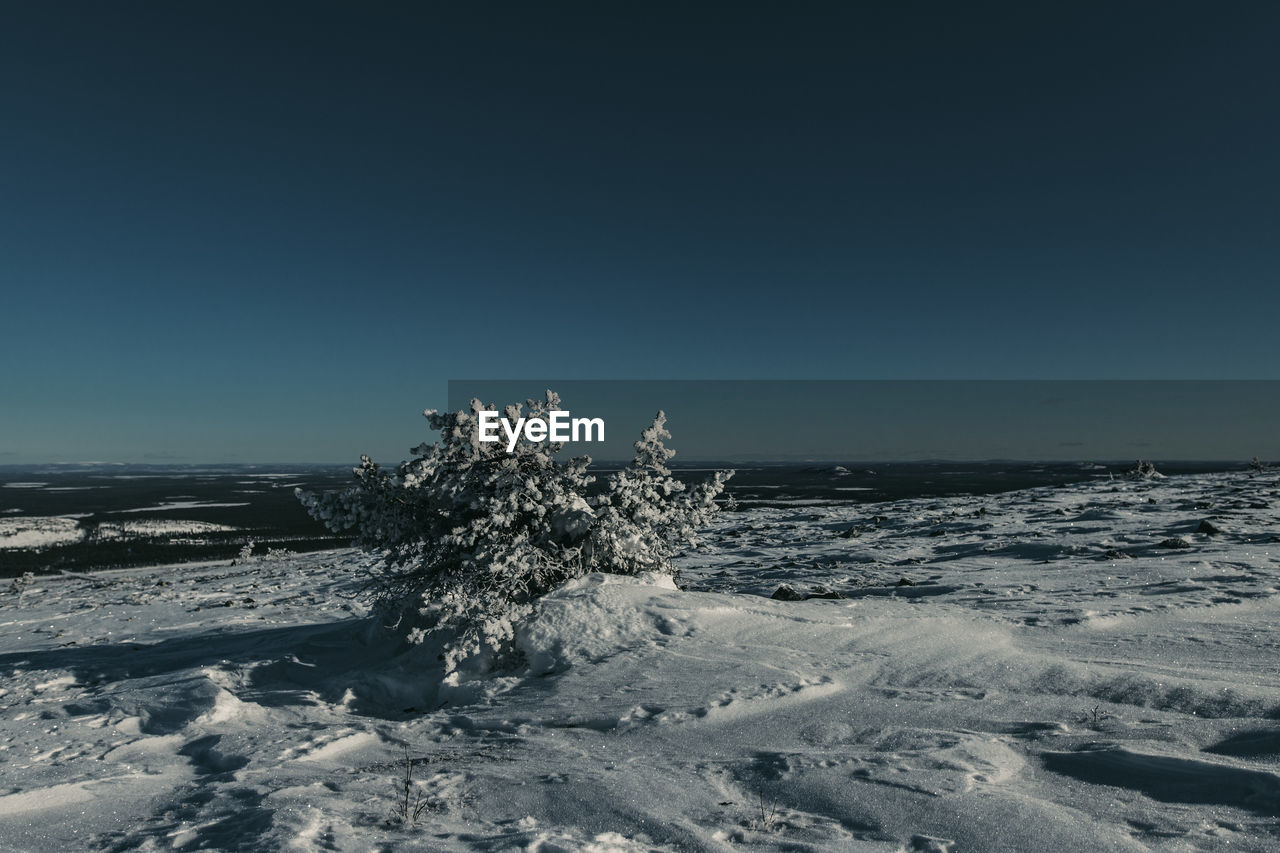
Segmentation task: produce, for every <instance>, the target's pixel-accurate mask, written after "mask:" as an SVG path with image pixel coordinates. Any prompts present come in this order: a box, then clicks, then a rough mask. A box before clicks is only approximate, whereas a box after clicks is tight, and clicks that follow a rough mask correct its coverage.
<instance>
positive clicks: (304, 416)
mask: <svg viewBox="0 0 1280 853" xmlns="http://www.w3.org/2000/svg"><path fill="white" fill-rule="evenodd" d="M1277 34H1280V4H1274V3H1265V2H1241V3H1233V4H1218V5H1209V4H1204V3H1183V2H1159V3H1157V2H1151V3H1146V2H1132V3H1123V4H1114V3H1088V2H1085V3H1071V4H1029V3H1013V2H1011V3H999V4H996V3H971V4H957V3H951V2H902V3H891V4H863V3H821V4H808V3H791V4H768V5H765V4H753V3H740V4H721V3H697V4H689V3H681V4H665V3H651V4H631V5H630V6H623V5H621V4H590V3H581V4H575V3H545V4H544V3H537V4H533V3H449V4H446V3H374V4H355V3H324V2H307V3H286V2H265V3H263V2H255V3H240V2H219V3H182V4H174V3H163V2H129V0H122V2H113V3H96V2H93V3H90V2H60V3H57V4H38V3H26V4H7V5H6V7H5V8H4V10H3V12H0V115H2V116H3V117H4V118H3V122H2V123H0V299H2V303H0V304H3V306H4V307H3V310H0V465H3V464H12V463H22V462H49V461H84V460H107V461H140V462H156V461H173V462H212V461H245V462H257V461H326V462H327V461H337V462H341V461H348V460H352V459H354V458H355V457H356V456H357V455H358V454H359V453H362V452H366V453H370V454H372V455H374V456H375V457H377V458H383V459H387V460H398V459H400V458H404V456H405V455H407V450H408V448H409V447H411V446H412V445H414V444H417V443H418V442H420V441H422V440H424V439H426V438H429V437H430V435H429V433H428V432H427V430H426V424H425V421H423V420H422V418H421V417H420V413H421V411H422V410H423V409H424V408H428V407H431V408H438V407H441V406H443V405H445V404H446V395H447V388H448V385H447V383H448V381H449V380H450V379H458V378H460V377H481V378H490V379H502V378H519V377H528V376H555V377H563V378H565V379H595V380H611V379H614V380H621V379H756V380H775V379H877V380H899V379H911V380H922V379H929V380H941V379H947V380H974V379H1035V380H1052V379H1153V380H1156V379H1161V380H1168V379H1280V344H1278V343H1277V341H1278V340H1280V335H1277V334H1276V332H1275V330H1276V323H1277V316H1278V312H1277V309H1278V308H1280V297H1277V295H1276V294H1277V292H1280V291H1278V290H1277V287H1276V285H1277V281H1278V280H1280V276H1278V273H1280V240H1277V239H1276V235H1277V234H1280V205H1277V204H1276V199H1277V198H1280V157H1277V155H1276V153H1275V152H1276V151H1280V100H1277V98H1276V95H1275V93H1276V92H1277V91H1280V61H1277V60H1276V59H1275V50H1274V45H1275V42H1276V37H1277Z"/></svg>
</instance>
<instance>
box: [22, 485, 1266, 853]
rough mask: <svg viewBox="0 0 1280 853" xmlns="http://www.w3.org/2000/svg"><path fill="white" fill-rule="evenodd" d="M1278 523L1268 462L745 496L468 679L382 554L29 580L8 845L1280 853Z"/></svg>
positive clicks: (571, 605) (585, 586)
mask: <svg viewBox="0 0 1280 853" xmlns="http://www.w3.org/2000/svg"><path fill="white" fill-rule="evenodd" d="M1278 534H1280V475H1277V474H1276V473H1274V472H1264V473H1262V474H1259V475H1256V476H1249V475H1247V474H1244V473H1231V474H1213V475H1196V476H1187V477H1171V478H1167V479H1153V480H1144V481H1119V480H1118V481H1115V482H1107V481H1095V482H1091V483H1087V484H1081V485H1076V486H1070V487H1065V488H1061V487H1060V488H1041V489H1030V490H1025V491H1019V492H1010V493H1005V494H999V495H989V496H984V497H981V498H974V497H953V498H944V499H932V498H931V499H920V500H903V501H894V502H890V503H880V504H861V505H849V504H846V505H840V506H807V505H806V506H795V507H771V508H760V509H753V510H750V511H746V512H735V513H725V514H724V515H722V516H721V517H720V520H719V521H718V522H717V523H716V525H715V526H714V527H713V529H711V530H710V531H709V532H708V534H707V535H706V536H705V538H704V542H703V544H702V546H701V547H700V548H698V549H695V550H692V551H690V552H689V553H688V554H687V555H686V556H685V557H683V558H682V560H681V565H682V568H683V573H682V577H681V584H682V586H683V587H684V588H683V589H678V588H676V587H675V586H674V585H673V584H671V583H670V582H669V581H667V580H666V579H662V578H657V577H649V578H639V579H624V578H616V577H603V576H589V577H587V578H584V579H581V580H579V581H575V582H573V583H570V584H569V585H567V586H566V587H564V588H562V589H560V590H559V591H557V592H555V593H554V594H552V595H551V596H550V597H548V598H547V599H546V600H545V601H544V603H543V605H542V607H541V611H540V613H539V614H538V615H537V616H536V617H535V618H534V619H532V620H531V621H530V622H529V623H528V624H527V625H526V626H525V627H524V629H523V631H522V633H521V635H520V645H521V648H522V649H523V651H524V652H525V656H526V658H527V663H526V664H525V665H524V666H522V667H521V668H520V669H519V670H515V671H509V672H501V673H496V674H494V673H489V674H481V673H471V674H469V675H468V676H467V677H464V678H461V679H451V680H447V681H442V679H441V676H440V673H439V670H438V664H436V662H435V653H436V651H437V650H436V649H435V648H433V647H430V646H421V647H416V648H412V649H406V648H402V647H399V646H397V645H396V644H395V643H393V642H391V641H389V640H387V639H386V638H385V635H383V634H382V633H380V632H379V630H378V627H377V625H376V624H375V622H374V621H373V620H371V619H370V618H369V616H368V613H367V611H366V609H365V607H364V605H363V604H362V602H361V600H360V599H359V598H358V597H356V593H357V590H358V588H359V584H360V579H361V575H362V570H361V564H362V559H364V558H363V557H362V556H361V555H360V554H358V553H356V552H353V551H337V552H324V553H312V554H306V555H297V556H292V557H285V558H275V559H259V560H256V561H252V562H249V563H244V564H241V565H234V566H229V565H228V563H227V562H226V561H223V562H221V563H216V564H210V563H206V564H200V565H185V566H180V567H165V568H148V569H131V570H116V571H110V572H103V573H97V574H93V575H81V576H68V575H61V576H50V577H37V578H35V579H34V580H33V581H31V582H28V583H23V582H21V581H16V582H13V583H12V584H10V583H9V582H8V581H5V582H4V586H3V587H0V627H2V628H3V632H2V634H0V679H2V680H0V849H2V850H6V851H8V850H12V851H23V850H35V851H46V850H47V851H68V850H202V849H203V850H209V849H212V850H254V851H259V850H342V851H348V850H350V851H355V850H361V851H364V850H528V851H541V853H551V851H579V850H583V851H647V850H712V851H729V850H778V849H786V850H841V851H845V850H853V851H860V850H866V851H885V853H898V851H954V853H962V851H974V853H992V851H1111V850H1114V851H1142V850H1160V851H1188V850H1233V851H1234V850H1242V851H1276V850H1280V666H1278V664H1280V535H1278ZM784 585H785V587H786V589H784V590H783V593H782V594H783V595H784V596H787V597H790V598H796V599H805V600H776V599H772V598H770V597H769V596H771V595H773V594H774V593H775V591H777V590H778V589H779V587H782V586H784ZM406 768H411V771H412V779H411V780H410V782H409V785H408V789H409V799H410V808H409V809H408V810H409V811H410V812H412V811H414V810H416V811H417V812H418V815H417V820H416V821H414V820H413V819H412V815H410V819H408V820H405V819H403V818H402V817H401V813H403V812H404V811H405V807H404V791H405V785H404V779H405V772H406ZM415 807H416V808H415Z"/></svg>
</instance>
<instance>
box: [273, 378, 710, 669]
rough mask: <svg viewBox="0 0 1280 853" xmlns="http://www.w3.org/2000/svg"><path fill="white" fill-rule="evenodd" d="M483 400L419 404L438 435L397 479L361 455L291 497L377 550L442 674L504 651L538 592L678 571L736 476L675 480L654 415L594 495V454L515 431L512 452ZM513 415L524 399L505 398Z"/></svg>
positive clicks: (532, 411)
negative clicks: (485, 432) (439, 646)
mask: <svg viewBox="0 0 1280 853" xmlns="http://www.w3.org/2000/svg"><path fill="white" fill-rule="evenodd" d="M525 406H526V408H527V412H526V415H525V416H526V417H528V418H530V419H542V420H547V418H548V416H549V414H550V413H551V412H553V411H557V410H559V409H560V398H559V396H557V395H556V394H555V393H553V392H551V391H548V392H547V394H546V398H545V399H544V400H537V401H535V400H527V401H526V402H525ZM482 411H494V408H493V407H492V406H485V405H483V404H482V403H481V402H480V401H479V400H472V401H471V406H470V409H469V410H464V411H459V412H447V413H440V412H436V411H434V410H428V411H427V412H425V413H424V414H425V415H426V418H427V421H428V423H429V424H430V425H431V428H432V429H433V430H435V431H437V432H439V433H440V439H439V441H437V442H435V443H425V444H422V445H419V446H418V447H415V448H414V449H413V453H414V454H415V457H414V458H413V459H411V460H409V461H408V462H402V463H401V464H400V466H399V467H398V468H397V469H396V470H395V472H394V473H389V472H387V471H384V470H383V469H382V468H380V467H379V466H378V464H377V463H375V462H373V461H372V460H371V459H369V457H367V456H362V457H361V461H360V465H359V466H358V467H357V468H355V469H354V472H355V476H356V484H355V485H354V486H352V487H350V488H348V489H345V490H343V491H338V492H327V493H323V494H315V493H310V492H304V491H301V490H299V491H298V497H299V500H301V501H302V504H303V505H304V506H305V507H306V508H307V510H308V511H309V512H310V513H311V515H312V516H313V517H314V518H317V519H319V520H321V521H323V522H325V524H327V525H328V526H329V528H330V529H332V530H334V531H337V532H341V531H353V532H354V533H355V534H356V544H358V545H360V546H361V547H363V548H365V549H367V550H370V551H373V552H376V553H377V554H379V555H380V559H379V560H378V561H377V562H376V563H375V564H374V565H373V566H372V574H371V584H370V591H371V592H372V594H373V596H374V598H375V600H376V602H377V604H378V605H379V607H380V609H381V610H382V611H383V612H384V615H386V616H387V617H388V618H389V621H390V622H393V623H395V624H396V625H397V626H398V627H399V629H400V630H401V631H403V632H404V634H405V636H406V637H407V638H408V639H409V640H410V641H411V642H415V643H416V642H422V641H423V640H424V639H426V638H427V636H429V635H431V634H433V633H436V632H441V633H442V634H443V635H444V638H445V639H446V644H445V651H444V662H445V669H446V671H449V672H452V671H454V670H455V669H457V667H458V665H459V664H460V663H461V662H462V661H464V660H467V659H469V658H472V657H476V656H482V657H483V656H488V657H493V658H497V657H501V656H503V655H506V654H509V653H510V652H511V649H512V640H513V639H514V636H515V627H516V625H517V624H518V623H519V621H520V620H521V619H523V618H525V617H526V616H528V615H529V614H530V613H532V612H533V608H534V605H535V603H536V602H537V600H538V598H539V597H541V596H542V595H544V594H546V593H547V592H550V591H551V590H552V589H554V588H556V587H557V586H560V585H561V584H563V583H564V582H565V581H567V580H570V579H572V578H575V577H579V576H581V575H584V574H586V573H588V572H610V573H615V574H636V573H639V572H642V571H658V572H667V573H674V570H673V568H672V565H671V558H672V557H673V556H674V555H675V554H676V552H677V551H678V550H679V549H680V548H681V547H683V546H685V545H688V544H694V543H696V536H695V533H696V530H697V528H698V527H700V526H701V525H702V524H704V523H705V522H706V521H707V520H708V519H709V518H710V517H711V515H712V514H714V512H715V511H716V508H717V507H716V503H715V499H716V497H717V496H718V495H719V494H720V493H721V491H722V490H723V489H724V483H725V480H727V479H728V478H729V477H730V476H731V475H732V474H733V472H732V471H724V472H717V473H716V474H714V475H713V476H712V477H711V478H710V479H708V480H707V481H706V482H704V483H701V484H700V485H698V486H695V487H693V488H687V487H686V486H685V484H683V483H681V482H680V481H679V480H677V479H675V478H674V477H673V476H672V475H671V472H670V470H668V469H667V467H666V463H667V462H668V461H669V460H670V459H671V457H672V456H673V455H674V451H671V450H668V449H667V448H666V447H665V446H664V445H663V443H662V442H663V439H666V438H670V437H671V434H670V433H669V432H667V430H666V429H665V428H664V424H665V422H666V416H665V415H664V414H663V413H662V412H659V413H658V416H657V417H656V418H655V419H654V422H653V425H652V426H650V427H649V428H648V429H646V430H645V431H644V434H643V436H642V437H641V439H640V441H639V442H637V443H636V456H635V459H634V460H633V461H632V463H631V465H630V466H629V467H627V468H624V469H623V470H621V471H619V472H617V473H615V474H613V475H611V476H610V478H609V480H608V483H607V484H606V487H605V488H604V490H603V491H602V492H601V493H598V494H590V493H589V492H588V487H589V486H590V485H591V484H592V483H593V482H594V480H595V478H594V477H593V476H591V475H589V474H588V473H587V467H588V466H589V465H590V463H591V460H590V458H589V457H586V456H581V457H576V458H573V459H568V460H560V459H558V458H557V457H556V454H557V453H558V452H559V451H560V450H561V448H562V447H563V445H562V444H559V443H553V442H550V441H546V442H534V441H530V440H528V439H527V438H524V437H523V436H522V437H521V438H520V439H519V441H517V443H516V444H515V447H514V448H513V449H512V450H511V451H510V452H508V450H507V448H506V447H505V446H504V445H503V444H501V443H490V442H481V441H480V440H479V432H478V429H477V427H478V424H479V420H480V418H479V413H480V412H482ZM504 412H505V415H506V417H507V418H508V419H509V420H510V421H512V422H515V421H516V419H517V418H519V417H520V414H521V407H520V406H518V405H512V406H507V407H506V408H505V410H504Z"/></svg>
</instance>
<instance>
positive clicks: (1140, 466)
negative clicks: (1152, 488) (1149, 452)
mask: <svg viewBox="0 0 1280 853" xmlns="http://www.w3.org/2000/svg"><path fill="white" fill-rule="evenodd" d="M1125 476H1126V477H1130V478H1132V479H1135V480H1153V479H1164V474H1161V473H1160V472H1159V471H1157V470H1156V466H1155V463H1154V462H1147V461H1145V460H1142V459H1139V460H1138V462H1137V464H1136V465H1135V466H1134V467H1133V468H1132V469H1130V470H1128V471H1126V472H1125Z"/></svg>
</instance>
